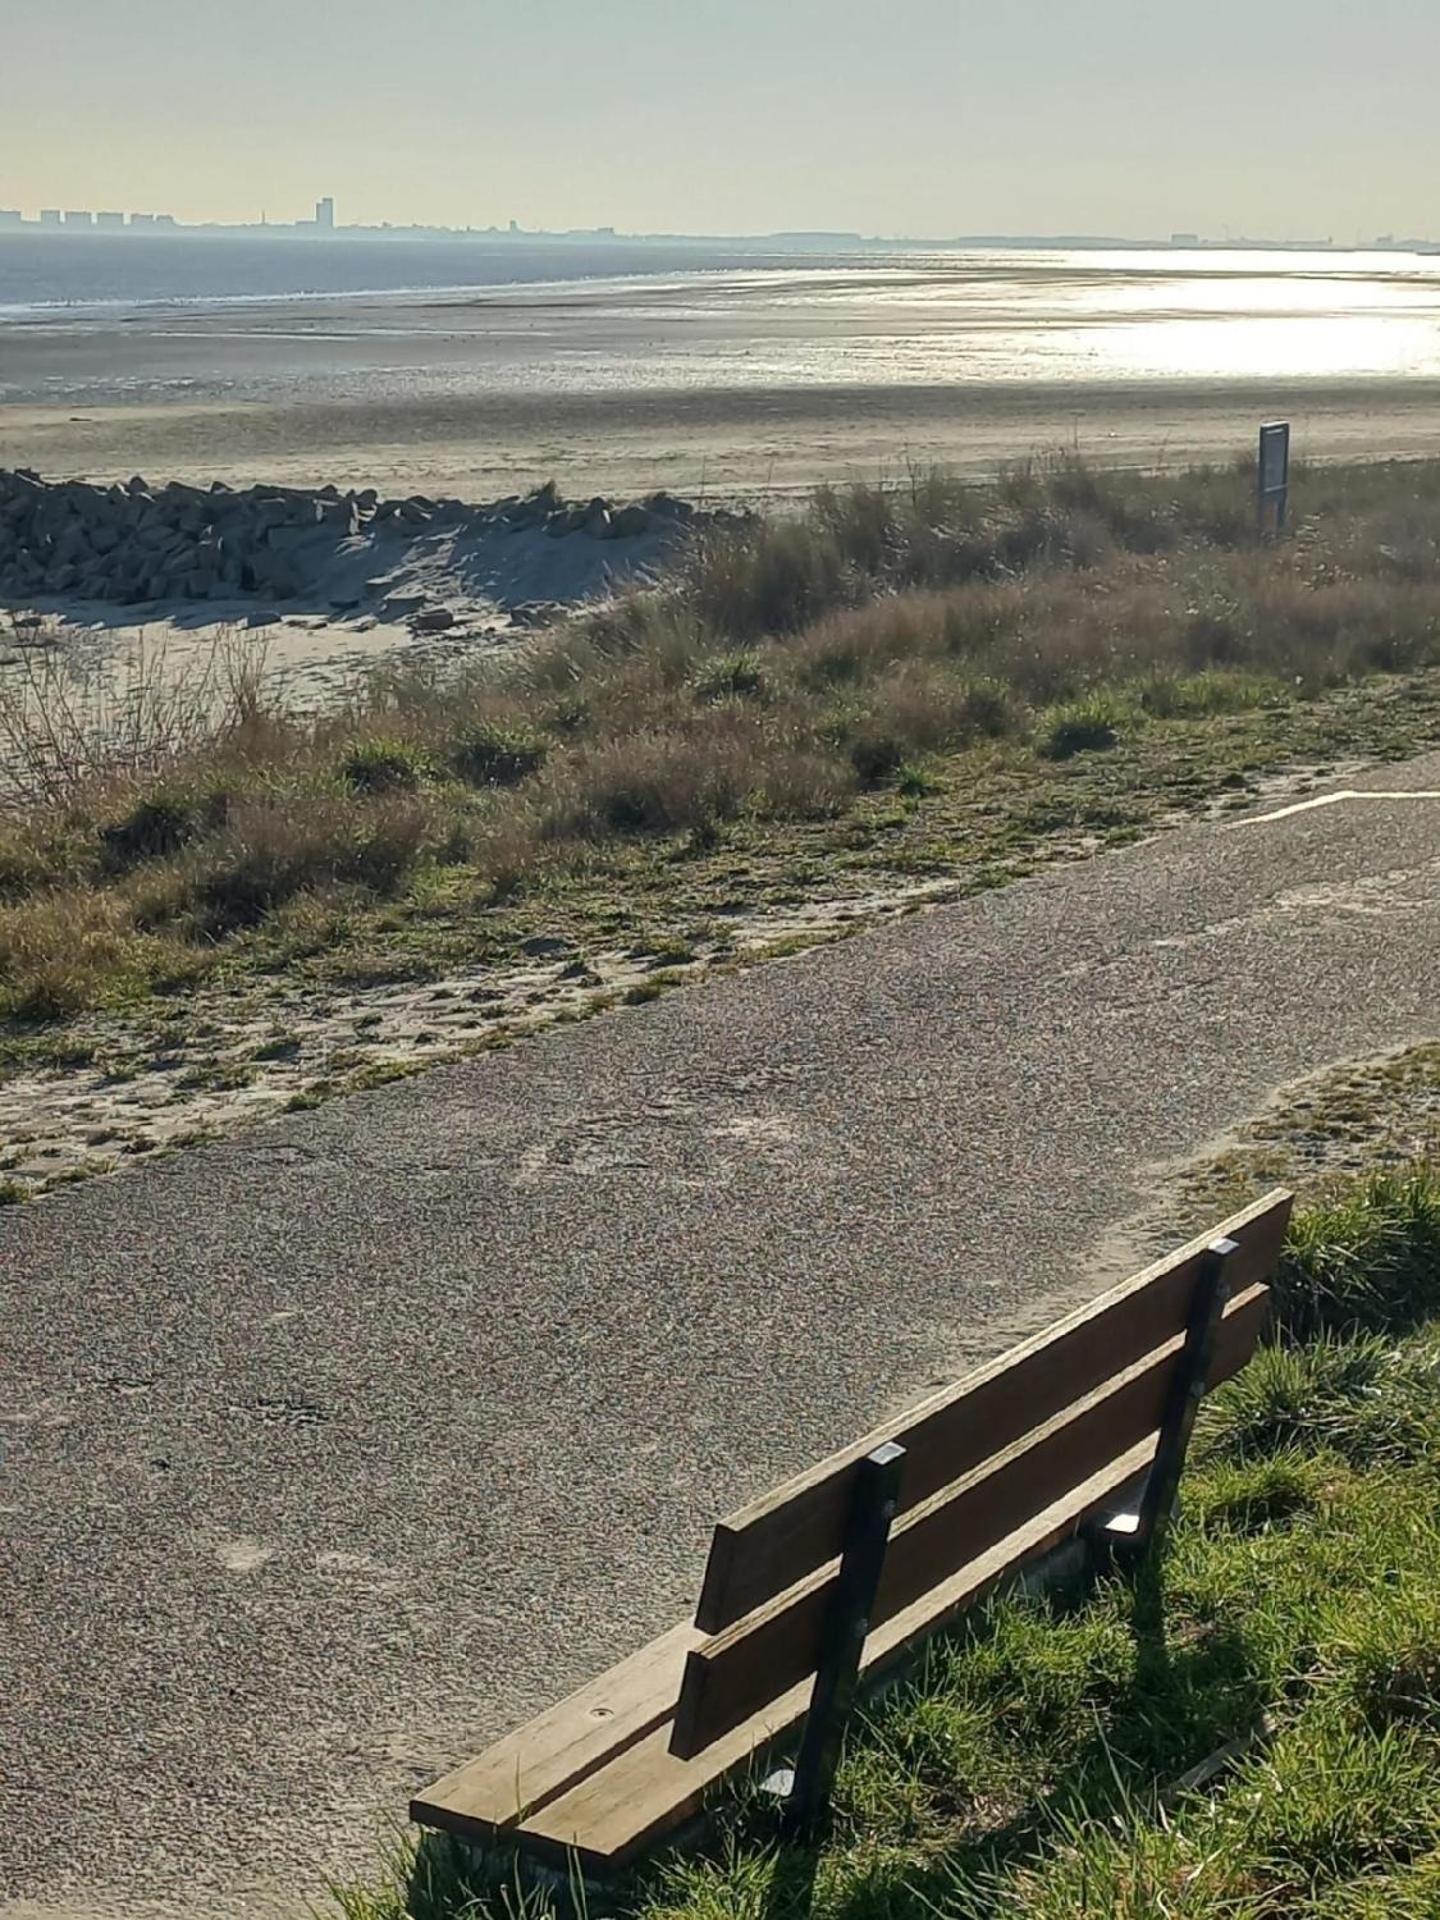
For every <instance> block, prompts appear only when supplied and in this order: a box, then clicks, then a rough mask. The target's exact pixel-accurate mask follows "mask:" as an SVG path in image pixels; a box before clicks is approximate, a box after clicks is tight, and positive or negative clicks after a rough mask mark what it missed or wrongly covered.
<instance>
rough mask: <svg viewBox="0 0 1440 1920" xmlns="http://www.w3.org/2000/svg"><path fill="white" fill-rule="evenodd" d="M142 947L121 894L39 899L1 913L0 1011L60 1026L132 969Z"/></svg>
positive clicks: (69, 894) (56, 895) (61, 894)
mask: <svg viewBox="0 0 1440 1920" xmlns="http://www.w3.org/2000/svg"><path fill="white" fill-rule="evenodd" d="M142 944H143V943H142V942H141V941H140V938H139V936H137V934H136V932H135V930H134V928H133V927H132V926H131V924H130V921H129V916H128V913H127V910H126V902H125V901H124V900H123V899H122V898H120V897H119V896H118V895H117V894H113V893H97V892H93V891H90V890H86V891H84V892H79V891H68V890H67V891H65V892H58V893H45V894H40V895H38V896H37V897H36V898H34V899H32V900H27V901H25V902H24V903H23V904H22V905H19V906H14V907H9V908H6V909H4V910H3V911H0V1006H3V1008H4V1011H5V1012H6V1014H7V1015H9V1016H10V1017H11V1018H13V1019H19V1020H55V1019H60V1018H63V1017H64V1016H65V1015H67V1014H71V1013H75V1012H78V1011H79V1010H80V1009H81V1008H82V1007H86V1006H89V1005H91V1004H92V1003H93V1001H94V1000H96V999H97V998H98V997H99V996H100V994H101V993H102V991H103V990H104V987H105V986H106V984H107V983H108V982H109V981H110V980H112V979H113V978H114V977H115V976H116V975H117V974H121V973H124V972H127V971H135V970H136V966H137V962H138V961H139V960H140V958H141V947H142Z"/></svg>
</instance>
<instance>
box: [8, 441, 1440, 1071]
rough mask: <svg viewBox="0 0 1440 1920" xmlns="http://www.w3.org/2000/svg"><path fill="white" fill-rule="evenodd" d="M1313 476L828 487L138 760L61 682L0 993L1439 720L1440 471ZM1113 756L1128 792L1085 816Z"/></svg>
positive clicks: (396, 934) (1404, 737)
mask: <svg viewBox="0 0 1440 1920" xmlns="http://www.w3.org/2000/svg"><path fill="white" fill-rule="evenodd" d="M1296 505H1297V518H1296V522H1295V536H1294V538H1293V539H1292V540H1290V541H1289V542H1287V543H1285V544H1283V545H1280V546H1262V545H1260V544H1257V542H1256V540H1255V537H1254V534H1253V530H1252V527H1251V521H1250V504H1249V493H1248V487H1247V481H1246V477H1245V475H1244V474H1243V473H1241V472H1239V471H1238V470H1229V469H1226V470H1215V471H1206V472H1197V473H1192V474H1189V475H1182V476H1178V477H1170V478H1163V479H1161V478H1153V479H1146V478H1143V477H1135V476H1107V475H1103V474H1098V473H1095V472H1092V471H1091V470H1089V469H1087V468H1086V467H1084V466H1083V465H1082V464H1080V463H1079V462H1076V461H1073V460H1056V461H1053V462H1050V463H1043V464H1041V465H1038V466H1032V467H1029V468H1026V469H1024V470H1019V471H1016V472H1015V473H1013V474H1010V475H1008V476H1007V477H1005V478H1004V479H1003V480H1002V481H1001V482H999V483H997V484H995V485H992V486H989V487H977V486H970V485H962V484H959V483H957V482H952V481H949V480H946V479H944V478H942V477H939V476H928V475H927V476H920V475H917V476H915V477H914V479H913V480H912V482H911V483H910V484H909V485H908V486H904V487H900V488H895V489H889V490H885V489H878V488H872V487H856V488H853V489H850V490H848V491H844V492H837V491H834V490H828V489H827V490H825V491H822V492H821V493H820V494H819V495H817V496H816V498H815V499H814V500H813V502H812V503H811V505H810V506H809V508H808V510H807V511H806V512H805V513H804V514H802V515H801V516H799V517H798V518H796V519H794V520H789V521H780V522H773V523H765V522H761V523H758V524H756V525H755V526H753V527H752V528H749V529H747V530H745V531H742V532H740V533H738V534H730V535H727V536H725V537H722V538H717V539H715V540H713V541H711V542H710V543H709V544H707V545H705V546H703V547H701V548H700V549H699V550H698V551H697V552H696V553H695V554H694V555H693V556H692V558H691V560H690V562H689V564H688V566H687V567H686V569H685V570H684V571H683V572H682V573H681V575H680V576H679V577H678V578H677V579H675V580H674V581H672V582H670V583H669V584H668V585H666V586H664V587H662V588H657V589H655V590H652V591H648V592H641V593H635V594H632V595H630V596H628V597H626V598H625V599H622V600H621V601H619V602H618V603H616V604H615V605H614V606H613V607H611V608H609V609H606V610H604V611H602V612H599V613H595V614H591V615H587V616H584V617H582V618H579V619H577V620H575V621H573V622H571V623H570V624H569V625H567V626H566V627H564V628H562V629H561V630H559V631H558V632H556V633H554V634H552V635H550V636H548V637H546V638H543V639H541V640H539V641H537V642H536V643H535V644H534V645H533V646H532V647H531V648H529V649H528V650H526V652H525V653H524V654H523V655H522V656H521V657H518V658H516V659H514V660H512V661H510V662H508V663H495V662H493V661H492V662H489V663H486V664H484V665H481V666H473V667H469V668H467V667H464V666H461V667H458V668H453V669H451V670H449V671H445V672H437V671H430V670H427V671H419V670H414V671H411V670H407V669H406V667H405V666H404V665H403V664H398V665H392V666H391V667H389V668H387V669H385V670H383V671H379V672H377V673H375V674H373V675H372V676H371V677H370V678H369V679H368V680H366V681H365V683H364V684H363V686H362V687H361V688H360V689H359V690H358V691H357V692H356V694H355V697H354V698H353V700H352V701H351V703H350V704H349V706H348V707H347V708H346V710H345V711H343V712H342V713H339V714H331V715H329V716H327V717H325V718H323V719H320V720H311V721H306V722H301V721H297V720H294V719H290V718H286V717H285V716H284V715H282V714H280V713H277V712H275V711H272V710H270V709H269V708H268V707H267V706H266V704H265V702H264V700H263V698H262V697H261V696H260V693H259V691H258V688H257V686H256V685H255V684H254V683H253V681H243V680H242V681H241V682H239V683H237V684H236V686H235V688H234V690H233V697H232V698H231V699H229V700H228V701H224V702H222V703H221V705H220V708H219V710H218V712H217V713H216V714H215V716H214V717H213V719H212V721H211V723H210V724H209V725H208V728H207V730H206V731H205V732H204V735H203V737H201V738H197V735H196V730H195V718H194V713H193V711H192V710H191V709H189V708H187V710H186V711H185V713H184V715H183V716H182V718H183V724H181V723H180V722H177V721H176V719H175V716H174V715H173V714H169V713H167V712H165V711H164V710H157V711H156V712H155V713H154V714H153V717H154V719H155V724H154V726H153V728H152V731H151V733H150V734H149V735H148V736H147V735H146V734H145V733H144V730H143V729H139V730H137V727H136V725H135V724H134V723H133V719H132V723H131V724H130V726H129V728H128V730H127V732H126V734H125V736H124V738H123V740H122V741H121V742H120V745H119V749H118V750H117V752H116V753H115V754H114V755H113V756H112V758H111V760H110V761H109V762H108V763H107V761H106V759H105V756H104V754H103V752H102V751H100V749H99V748H98V747H97V745H96V742H95V740H94V738H93V737H92V736H90V735H87V734H86V732H85V729H84V727H83V725H82V724H81V723H80V721H79V720H78V719H77V717H76V715H75V714H74V713H73V711H71V710H69V709H65V708H62V709H61V710H60V712H59V713H58V715H57V713H56V712H54V711H52V710H51V709H50V708H49V707H47V697H48V696H47V694H46V689H45V685H44V684H43V682H42V683H41V684H40V685H39V687H38V692H37V688H36V687H35V686H33V685H32V686H31V687H30V688H29V689H28V691H27V697H26V699H25V700H24V701H21V702H18V703H17V702H16V701H15V700H14V698H13V697H12V700H11V705H10V707H9V708H7V709H6V711H5V713H4V715H3V716H0V744H3V745H4V757H5V763H6V765H7V767H8V768H9V769H10V770H11V778H12V787H13V792H12V797H11V799H10V801H9V802H8V803H7V804H6V805H5V806H4V807H3V809H0V1021H4V1022H6V1023H8V1025H7V1027H6V1032H7V1034H8V1035H9V1036H10V1037H11V1038H12V1039H13V1038H14V1037H15V1036H16V1035H17V1034H22V1033H23V1032H25V1031H27V1030H30V1029H34V1028H37V1027H40V1026H43V1025H45V1024H47V1023H49V1024H52V1025H53V1024H54V1023H63V1022H65V1021H66V1020H68V1019H70V1018H71V1017H72V1016H74V1015H76V1014H77V1013H82V1012H84V1011H85V1010H87V1009H90V1008H94V1007H97V1006H101V1007H112V1008H117V1007H118V1008H129V1007H134V1006H135V1005H136V1004H137V1003H139V1002H142V1001H144V1000H145V999H146V998H147V997H149V996H153V995H155V994H157V993H158V994H161V995H170V996H174V995H176V994H177V993H183V991H184V990H185V989H186V988H187V987H188V986H190V985H191V984H193V983H194V982H196V981H197V980H199V979H202V978H204V977H206V976H211V975H217V974H220V975H224V974H225V973H227V971H228V973H230V974H231V975H233V974H235V972H236V971H237V970H241V971H243V970H247V969H248V970H249V971H250V972H251V973H252V974H253V975H255V976H263V974H264V972H265V971H266V969H269V968H274V967H276V966H285V965H287V964H289V963H290V960H291V959H292V958H293V956H294V950H295V947H296V944H297V941H296V932H295V930H296V928H297V926H298V927H300V928H301V929H302V930H303V935H304V937H303V939H301V940H300V942H299V944H301V945H304V944H305V942H306V941H308V942H309V943H310V945H311V946H315V945H316V944H317V943H316V940H315V937H314V933H315V928H316V926H317V923H318V922H319V921H320V920H322V919H326V918H327V917H328V923H329V931H328V933H327V934H326V936H325V937H324V938H323V939H321V940H320V941H319V942H318V944H319V945H320V946H323V947H324V948H326V950H327V951H328V952H329V953H330V954H331V956H332V961H333V962H334V963H335V964H339V962H340V960H341V959H342V958H343V957H344V956H345V955H347V954H348V955H352V956H354V957H355V958H356V959H357V960H361V959H363V963H364V965H365V966H366V967H367V968H368V969H369V971H370V973H371V974H372V975H376V976H378V975H379V974H380V973H381V972H383V969H384V967H385V966H386V965H387V964H391V965H393V966H394V968H395V969H396V970H397V971H400V972H404V971H407V970H410V971H413V970H415V969H416V968H423V967H424V966H425V965H426V964H427V955H430V956H433V957H434V958H435V962H436V964H439V958H440V954H441V950H442V949H443V950H444V960H445V962H446V963H447V964H453V963H454V961H455V957H456V953H457V951H459V952H465V951H469V952H472V953H474V954H476V955H477V956H479V957H481V958H483V957H485V956H487V955H489V954H492V953H493V952H495V951H496V950H498V949H499V948H502V947H503V946H504V943H505V939H506V937H507V936H506V931H505V921H504V910H505V909H507V908H513V907H514V906H515V905H516V904H517V903H529V905H530V907H531V908H532V909H533V911H531V912H530V913H529V914H528V915H527V916H526V921H527V927H528V929H529V930H530V931H531V932H532V933H533V928H534V922H535V921H536V920H537V919H541V920H543V919H544V918H545V916H547V915H549V916H551V917H557V916H558V917H561V918H563V917H564V916H566V915H567V914H570V915H572V916H573V915H576V914H578V915H579V916H580V918H582V919H586V918H588V919H590V920H591V921H594V920H596V919H604V918H613V913H614V910H615V908H616V907H617V904H620V905H621V906H623V902H624V901H625V900H626V899H627V898H629V897H632V896H634V895H636V894H637V893H638V894H643V895H644V896H645V897H646V902H647V905H646V912H647V914H649V915H651V916H654V915H656V914H659V915H660V917H661V918H662V919H665V918H666V917H667V916H669V917H670V919H671V923H672V924H671V930H673V916H672V915H670V906H669V905H668V904H667V903H672V904H673V903H675V902H679V903H681V918H683V917H684V916H685V915H687V914H688V915H689V916H690V917H692V918H693V917H694V915H695V914H696V913H697V912H703V911H704V901H705V898H706V897H707V896H708V895H709V894H714V893H718V894H719V895H720V897H722V898H723V897H732V898H733V897H734V896H735V895H736V894H737V893H738V894H739V895H740V896H741V897H742V898H744V897H746V896H747V895H748V897H749V898H750V899H751V900H752V902H758V903H759V904H762V905H763V901H764V899H765V897H766V895H767V891H768V890H773V889H774V888H775V887H776V886H777V885H778V886H781V887H784V888H786V889H789V890H791V891H793V890H794V888H795V886H796V885H797V884H798V885H799V886H800V887H801V889H802V890H804V889H807V888H809V889H814V888H817V887H819V888H823V886H824V884H825V871H826V869H827V867H828V868H829V869H830V870H831V871H834V870H835V868H836V867H837V866H838V864H839V863H841V862H843V861H844V860H845V859H847V858H850V859H852V860H853V858H854V857H856V856H857V855H858V854H861V853H863V854H864V856H865V857H866V858H867V859H869V860H870V861H871V862H872V864H874V865H875V866H876V868H877V869H879V868H887V869H888V870H892V871H893V869H894V867H895V864H896V862H897V861H898V865H899V867H900V869H901V870H904V869H905V868H906V867H909V868H910V869H912V870H913V869H914V868H916V867H923V868H924V869H925V870H927V871H929V872H931V873H936V872H943V871H946V870H947V868H948V869H950V870H954V869H955V868H956V867H957V866H961V865H969V866H983V865H984V864H985V863H986V862H987V861H990V860H991V859H992V853H991V850H990V847H991V843H990V842H987V844H986V846H984V847H981V848H978V849H977V848H976V847H975V846H974V845H973V844H971V842H972V839H973V836H971V835H969V834H968V833H967V832H966V831H964V830H962V829H961V828H960V827H959V826H958V825H957V822H959V821H960V820H961V818H962V816H969V818H970V824H971V825H973V816H974V812H975V809H974V806H973V805H972V803H973V802H975V801H976V800H977V798H980V799H984V797H985V796H986V795H987V794H988V795H989V796H992V797H993V798H994V800H995V803H996V806H997V807H998V808H1000V809H1002V810H1004V812H1005V815H1006V832H1007V834H1009V835H1011V836H1012V837H1013V836H1014V835H1018V836H1019V837H1020V838H1022V839H1023V838H1024V837H1025V835H1026V834H1027V833H1029V834H1030V835H1031V837H1032V838H1033V837H1034V834H1035V833H1036V832H1041V831H1044V832H1049V831H1051V829H1049V828H1043V829H1042V828H1037V827H1036V822H1038V821H1043V820H1045V819H1046V818H1047V816H1048V817H1050V818H1052V819H1053V820H1055V821H1056V822H1057V823H1058V826H1057V828H1056V829H1055V830H1056V831H1058V832H1059V833H1060V834H1061V836H1062V837H1067V838H1068V839H1069V840H1070V841H1071V842H1074V841H1075V840H1077V839H1080V840H1084V839H1085V838H1086V837H1087V836H1089V837H1090V838H1092V839H1093V837H1094V836H1095V835H1096V834H1097V833H1098V834H1099V836H1100V838H1101V839H1102V840H1105V839H1113V838H1114V837H1116V836H1117V835H1123V834H1125V833H1133V832H1134V831H1136V830H1137V829H1138V828H1139V827H1140V826H1141V825H1143V824H1144V823H1145V822H1146V821H1147V820H1148V819H1149V818H1151V817H1154V816H1155V815H1156V814H1157V813H1159V814H1163V813H1165V812H1167V811H1170V810H1173V808H1174V806H1175V804H1176V802H1177V799H1178V800H1179V801H1180V803H1181V804H1184V803H1186V801H1187V800H1188V802H1190V803H1194V802H1195V801H1197V800H1199V799H1202V798H1212V797H1214V796H1215V795H1216V794H1217V793H1219V792H1221V791H1223V789H1224V788H1225V787H1227V786H1233V785H1236V784H1243V782H1244V780H1245V779H1246V777H1247V776H1248V775H1249V774H1250V773H1252V772H1253V771H1255V770H1256V769H1258V768H1263V767H1266V766H1269V765H1274V764H1276V763H1277V762H1284V761H1286V760H1287V759H1296V758H1304V757H1305V756H1306V755H1307V754H1313V755H1315V756H1317V757H1321V758H1324V757H1327V756H1328V755H1330V754H1333V753H1342V752H1349V751H1354V752H1357V753H1376V752H1388V751H1404V750H1406V749H1407V748H1414V747H1416V746H1418V745H1421V744H1424V743H1426V742H1428V741H1429V740H1431V739H1433V738H1435V737H1440V726H1437V719H1436V711H1437V706H1440V598H1437V593H1436V588H1437V585H1440V538H1437V528H1440V464H1433V465H1432V464H1424V465H1407V466H1403V467H1402V466H1377V467H1366V468H1354V469H1332V470H1326V471H1324V472H1320V473H1314V474H1310V475H1305V476H1302V477H1301V479H1300V482H1299V485H1298V488H1297V500H1296ZM1397 676H1401V677H1404V679H1405V681H1406V683H1407V685H1408V687H1409V689H1410V690H1412V691H1413V692H1414V694H1415V698H1414V700H1413V701H1412V702H1411V703H1410V704H1409V707H1408V710H1407V711H1404V712H1402V710H1401V707H1402V703H1400V702H1397V701H1396V700H1395V699H1394V698H1393V697H1391V698H1387V697H1386V696H1385V695H1384V691H1383V689H1384V688H1385V687H1386V686H1387V685H1388V686H1391V687H1393V686H1394V685H1396V684H1398V682H1397ZM1355 689H1371V690H1376V689H1379V690H1380V691H1378V692H1376V693H1375V697H1374V698H1373V699H1372V698H1369V697H1368V696H1367V698H1365V699H1358V698H1350V697H1349V696H1350V694H1351V693H1352V692H1353V691H1354V690H1355ZM56 698H57V699H59V698H60V696H58V695H57V696H56ZM0 704H3V702H0ZM143 710H144V709H143V707H142V711H143ZM1102 758H1105V759H1108V760H1109V761H1111V762H1112V763H1113V765H1114V767H1115V769H1116V771H1115V772H1113V773H1107V774H1105V775H1103V776H1100V777H1099V781H1098V784H1099V785H1102V786H1105V787H1107V788H1108V791H1109V795H1110V798H1109V802H1108V812H1107V806H1106V805H1105V804H1101V805H1099V806H1098V808H1097V807H1096V806H1095V805H1094V804H1093V801H1092V799H1091V798H1089V797H1087V798H1086V800H1085V801H1084V803H1083V804H1082V805H1081V806H1080V807H1079V810H1078V816H1077V811H1076V808H1075V807H1074V805H1072V804H1070V801H1069V798H1068V797H1069V796H1070V795H1072V794H1073V793H1075V792H1076V791H1078V790H1079V789H1080V788H1081V787H1083V786H1084V783H1085V782H1086V780H1087V779H1088V778H1089V775H1088V771H1087V770H1088V769H1089V768H1090V767H1091V766H1092V765H1093V764H1094V763H1096V762H1097V761H1099V760H1101V759H1102ZM1096 784H1097V783H1096V782H1095V781H1092V782H1091V787H1092V789H1093V788H1094V787H1095V786H1096ZM1182 788H1183V792H1177V789H1182ZM990 811H991V814H992V816H993V813H994V809H993V808H992V809H991V810H990ZM1002 837H1004V836H1002ZM992 838H993V837H992ZM737 854H738V855H739V856H741V857H740V858H737V857H736V856H737ZM797 869H799V870H808V871H810V873H811V875H812V877H811V878H810V879H808V880H805V879H802V880H800V881H799V882H798V883H797V882H796V880H795V879H794V874H795V872H796V870H797ZM747 875H748V878H747V877H746V876H747ZM722 876H723V878H722ZM711 880H714V881H715V882H716V884H715V886H713V887H712V886H710V885H709V882H710V881H711Z"/></svg>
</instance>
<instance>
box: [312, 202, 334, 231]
mask: <svg viewBox="0 0 1440 1920" xmlns="http://www.w3.org/2000/svg"><path fill="white" fill-rule="evenodd" d="M315 228H316V231H317V232H318V233H333V232H334V231H335V202H334V200H332V199H331V198H330V196H329V195H328V194H327V195H326V197H325V198H324V199H323V200H317V201H316V202H315Z"/></svg>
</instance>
